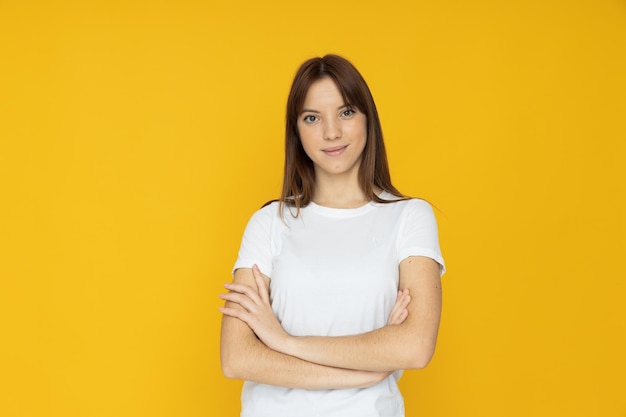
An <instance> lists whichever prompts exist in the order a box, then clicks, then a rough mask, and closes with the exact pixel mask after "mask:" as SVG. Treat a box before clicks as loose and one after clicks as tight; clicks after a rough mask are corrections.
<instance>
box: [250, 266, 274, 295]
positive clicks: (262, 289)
mask: <svg viewBox="0 0 626 417" xmlns="http://www.w3.org/2000/svg"><path fill="white" fill-rule="evenodd" d="M252 275H253V276H254V280H255V282H256V285H257V287H258V289H259V290H258V294H259V297H260V298H261V301H263V302H264V303H265V304H269V303H270V296H269V290H268V288H267V284H266V283H265V279H264V278H263V274H261V270H260V269H259V267H258V266H257V265H256V264H254V265H253V266H252Z"/></svg>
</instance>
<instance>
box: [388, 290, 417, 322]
mask: <svg viewBox="0 0 626 417" xmlns="http://www.w3.org/2000/svg"><path fill="white" fill-rule="evenodd" d="M410 302H411V296H410V295H409V290H408V289H404V290H401V291H398V296H397V297H396V302H395V304H394V305H393V307H392V308H391V313H390V314H389V320H388V321H387V325H395V324H402V322H404V320H406V318H407V317H408V315H409V311H408V310H407V306H408V305H409V303H410Z"/></svg>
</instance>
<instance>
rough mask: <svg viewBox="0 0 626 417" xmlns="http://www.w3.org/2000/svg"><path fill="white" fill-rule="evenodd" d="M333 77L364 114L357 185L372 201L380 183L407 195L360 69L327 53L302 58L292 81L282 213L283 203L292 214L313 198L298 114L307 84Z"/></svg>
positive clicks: (346, 98)
mask: <svg viewBox="0 0 626 417" xmlns="http://www.w3.org/2000/svg"><path fill="white" fill-rule="evenodd" d="M322 78H330V79H331V80H333V82H334V83H335V85H336V86H337V89H338V90H339V91H340V93H341V96H342V97H343V100H344V103H345V104H346V105H347V106H351V107H355V108H356V109H358V110H359V111H360V112H362V113H363V114H365V116H366V119H367V139H366V143H365V148H364V149H363V157H362V160H361V164H360V166H359V186H360V187H361V189H362V190H363V192H364V194H365V196H366V197H367V198H368V199H369V200H370V201H376V202H379V203H386V202H389V201H388V200H383V199H381V198H380V197H378V195H376V193H375V192H374V187H378V188H380V189H382V190H384V191H387V192H388V193H390V194H393V195H394V196H396V197H398V198H401V199H402V198H405V196H404V195H403V194H401V193H400V192H399V191H398V190H397V189H396V188H395V187H394V186H393V185H392V183H391V176H390V174H389V165H388V163H387V153H386V152H385V144H384V142H383V131H382V128H381V126H380V119H379V118H378V111H377V110H376V104H374V98H373V97H372V93H371V92H370V89H369V87H368V86H367V83H366V82H365V80H364V79H363V77H362V76H361V74H360V73H359V71H358V70H357V69H356V68H355V67H354V66H353V65H352V64H351V63H350V62H349V61H348V60H346V59H345V58H342V57H340V56H337V55H332V54H329V55H325V56H323V57H317V58H311V59H309V60H307V61H305V62H304V63H303V64H302V65H301V66H300V68H299V69H298V71H297V72H296V76H295V78H294V80H293V83H292V84H291V90H290V92H289V98H288V99H287V125H286V130H285V172H284V177H283V188H282V192H281V195H280V199H279V201H280V209H279V210H280V213H283V210H282V208H283V206H284V205H287V206H289V207H294V208H295V209H296V213H295V216H297V215H298V213H299V212H300V208H302V207H306V206H307V205H308V204H309V203H310V202H311V198H312V197H313V188H314V184H315V170H314V168H313V162H312V161H311V159H310V158H309V157H308V156H307V154H306V152H305V151H304V148H303V147H302V143H301V141H300V133H299V132H298V117H299V115H300V112H301V111H302V107H303V105H304V100H305V98H306V94H307V92H308V91H309V88H310V87H311V85H312V84H313V83H314V82H316V81H318V80H320V79H322Z"/></svg>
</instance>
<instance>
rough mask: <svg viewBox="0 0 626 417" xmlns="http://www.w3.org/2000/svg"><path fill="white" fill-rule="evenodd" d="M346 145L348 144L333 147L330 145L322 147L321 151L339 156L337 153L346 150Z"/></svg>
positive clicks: (339, 153)
mask: <svg viewBox="0 0 626 417" xmlns="http://www.w3.org/2000/svg"><path fill="white" fill-rule="evenodd" d="M347 147H348V145H344V146H335V147H332V148H326V149H322V152H324V153H325V154H326V155H328V156H339V155H341V154H342V153H343V151H345V150H346V148H347Z"/></svg>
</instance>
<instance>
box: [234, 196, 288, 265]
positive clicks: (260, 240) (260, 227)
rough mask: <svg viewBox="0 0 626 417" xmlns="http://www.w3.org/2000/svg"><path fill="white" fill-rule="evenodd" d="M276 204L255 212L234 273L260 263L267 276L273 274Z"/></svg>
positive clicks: (247, 226)
mask: <svg viewBox="0 0 626 417" xmlns="http://www.w3.org/2000/svg"><path fill="white" fill-rule="evenodd" d="M276 210H277V209H276V205H275V204H270V205H268V206H265V207H263V208H262V209H260V210H258V211H257V212H255V213H254V214H253V215H252V217H251V218H250V220H249V221H248V224H247V225H246V229H245V231H244V233H243V238H242V239H241V246H240V247H239V255H238V256H237V261H236V262H235V266H234V267H233V271H232V272H233V274H234V273H235V270H237V269H238V268H252V266H253V265H254V264H256V265H258V267H259V269H260V270H261V272H263V273H264V274H265V275H267V276H271V274H272V257H273V250H272V237H271V236H272V225H273V222H274V217H275V212H276Z"/></svg>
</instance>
